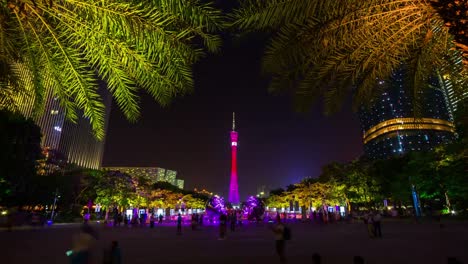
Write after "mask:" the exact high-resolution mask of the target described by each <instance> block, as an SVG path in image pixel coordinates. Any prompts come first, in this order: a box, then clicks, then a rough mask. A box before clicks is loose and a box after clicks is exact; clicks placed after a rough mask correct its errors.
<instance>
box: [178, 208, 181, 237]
mask: <svg viewBox="0 0 468 264" xmlns="http://www.w3.org/2000/svg"><path fill="white" fill-rule="evenodd" d="M177 235H182V215H180V213H179V215H178V216H177Z"/></svg>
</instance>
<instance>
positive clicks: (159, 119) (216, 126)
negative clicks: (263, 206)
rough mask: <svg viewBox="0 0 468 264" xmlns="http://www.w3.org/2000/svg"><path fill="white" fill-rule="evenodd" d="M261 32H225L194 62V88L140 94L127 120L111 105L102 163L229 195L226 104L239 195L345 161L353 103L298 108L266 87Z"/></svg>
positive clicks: (354, 129) (357, 148)
mask: <svg viewBox="0 0 468 264" xmlns="http://www.w3.org/2000/svg"><path fill="white" fill-rule="evenodd" d="M263 48H264V40H263V39H262V38H260V37H250V38H247V39H243V40H242V41H237V40H236V41H231V40H230V39H229V38H226V42H225V43H224V46H223V49H222V51H221V52H220V53H219V54H217V55H210V56H208V57H206V58H205V59H203V60H202V61H200V62H199V63H198V64H197V65H196V66H195V68H194V77H195V89H194V92H193V93H192V94H190V95H187V96H185V97H181V98H177V99H176V100H175V101H174V102H173V103H172V104H171V105H170V106H169V107H166V108H162V107H160V106H159V105H158V104H157V103H156V102H154V101H153V100H152V98H151V97H149V96H146V95H145V96H143V97H142V99H141V103H142V117H141V118H140V120H139V121H138V122H137V123H135V124H132V123H129V122H128V121H126V120H125V118H124V116H123V115H122V113H121V112H120V111H119V110H118V109H117V107H116V106H115V105H113V110H112V114H111V117H110V123H109V128H108V134H107V140H106V149H105V154H104V162H103V165H104V166H154V167H162V168H167V169H173V170H176V171H177V172H178V178H181V179H184V180H185V188H186V189H193V188H194V187H197V188H206V189H208V190H209V191H212V192H215V193H218V194H220V195H223V196H225V197H227V194H228V186H229V176H230V155H231V153H230V139H229V131H230V129H231V122H232V112H233V111H235V112H236V126H237V131H238V132H239V145H238V176H239V191H240V196H241V199H245V198H246V196H247V195H251V194H256V192H257V187H259V186H260V185H266V186H268V187H269V188H270V189H271V188H277V187H284V186H286V185H288V184H292V183H296V182H298V181H300V180H301V179H302V178H304V177H317V176H318V175H319V174H320V170H321V169H320V168H321V166H323V165H325V164H327V163H329V162H331V161H349V160H352V159H354V158H356V157H358V156H359V155H360V154H361V152H362V141H361V136H360V129H359V123H358V120H357V116H356V115H355V114H354V113H352V111H351V107H350V106H349V105H348V106H345V107H344V109H343V111H342V112H341V113H338V114H335V115H333V116H331V117H326V116H324V115H323V114H322V109H321V106H320V105H316V106H315V107H313V109H312V111H311V112H310V113H306V114H304V113H296V112H294V110H293V107H292V100H291V98H289V97H288V96H286V95H283V96H278V95H272V94H269V93H268V91H267V85H268V79H267V77H266V76H263V75H262V74H261V71H260V60H261V55H262V52H263Z"/></svg>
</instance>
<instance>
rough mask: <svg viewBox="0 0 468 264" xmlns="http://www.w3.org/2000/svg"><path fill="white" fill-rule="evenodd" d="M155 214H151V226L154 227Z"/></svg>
mask: <svg viewBox="0 0 468 264" xmlns="http://www.w3.org/2000/svg"><path fill="white" fill-rule="evenodd" d="M154 218H155V217H154V214H151V216H150V228H154Z"/></svg>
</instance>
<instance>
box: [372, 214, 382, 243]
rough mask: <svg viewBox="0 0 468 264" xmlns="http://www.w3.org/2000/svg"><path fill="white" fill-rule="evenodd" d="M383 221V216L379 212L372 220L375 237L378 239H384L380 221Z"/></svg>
mask: <svg viewBox="0 0 468 264" xmlns="http://www.w3.org/2000/svg"><path fill="white" fill-rule="evenodd" d="M381 220H382V216H381V215H380V214H379V213H378V212H377V213H376V214H375V215H374V216H373V218H372V224H373V225H374V235H375V236H376V237H380V238H381V237H382V228H381V225H380V221H381Z"/></svg>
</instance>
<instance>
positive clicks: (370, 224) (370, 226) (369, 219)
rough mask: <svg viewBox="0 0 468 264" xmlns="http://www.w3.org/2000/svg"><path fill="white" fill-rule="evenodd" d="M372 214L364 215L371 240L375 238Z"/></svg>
mask: <svg viewBox="0 0 468 264" xmlns="http://www.w3.org/2000/svg"><path fill="white" fill-rule="evenodd" d="M372 218H373V217H372V214H371V213H369V214H365V215H364V224H365V225H366V227H367V234H368V235H369V237H370V238H374V235H375V234H374V223H373V220H372Z"/></svg>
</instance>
